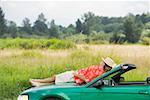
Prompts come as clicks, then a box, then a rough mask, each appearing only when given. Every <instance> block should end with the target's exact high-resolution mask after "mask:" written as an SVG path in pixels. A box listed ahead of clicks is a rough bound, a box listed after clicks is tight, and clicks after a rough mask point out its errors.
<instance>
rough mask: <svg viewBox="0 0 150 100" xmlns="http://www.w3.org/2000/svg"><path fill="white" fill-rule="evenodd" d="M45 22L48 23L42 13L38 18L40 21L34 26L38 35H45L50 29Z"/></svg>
mask: <svg viewBox="0 0 150 100" xmlns="http://www.w3.org/2000/svg"><path fill="white" fill-rule="evenodd" d="M45 22H46V19H45V17H44V14H43V13H41V14H40V15H39V16H38V19H37V20H36V21H35V22H34V26H33V30H34V32H36V33H37V34H38V35H44V34H43V33H47V32H48V28H47V24H46V23H45Z"/></svg>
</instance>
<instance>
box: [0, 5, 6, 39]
mask: <svg viewBox="0 0 150 100" xmlns="http://www.w3.org/2000/svg"><path fill="white" fill-rule="evenodd" d="M4 32H6V21H5V18H4V13H3V11H2V8H1V7H0V36H2V35H3V33H4Z"/></svg>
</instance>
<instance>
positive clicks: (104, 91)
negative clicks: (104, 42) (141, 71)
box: [18, 64, 150, 100]
mask: <svg viewBox="0 0 150 100" xmlns="http://www.w3.org/2000/svg"><path fill="white" fill-rule="evenodd" d="M135 68H136V67H135V65H133V64H120V65H118V66H117V67H115V68H113V69H112V70H110V71H109V72H106V73H104V74H103V75H101V76H98V77H97V78H95V79H94V80H93V81H91V82H89V83H87V84H83V85H76V84H75V83H63V84H57V85H48V86H41V87H33V88H30V89H27V90H25V91H24V92H22V93H21V94H20V95H19V97H18V100H150V78H146V80H145V81H136V82H135V81H133V82H131V81H130V82H127V81H125V79H124V77H122V75H123V74H124V73H126V72H128V71H131V70H132V69H135Z"/></svg>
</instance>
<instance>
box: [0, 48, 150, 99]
mask: <svg viewBox="0 0 150 100" xmlns="http://www.w3.org/2000/svg"><path fill="white" fill-rule="evenodd" d="M107 56H109V57H111V58H113V59H114V60H115V61H116V62H117V63H118V64H119V63H133V64H135V65H136V66H137V68H138V70H135V71H133V72H132V73H128V74H126V75H124V76H125V79H126V80H132V79H134V80H145V79H146V77H147V76H148V75H149V76H150V46H143V45H77V48H73V49H65V50H51V49H31V50H25V49H3V50H0V80H1V82H0V100H5V99H6V100H12V99H13V98H14V99H16V97H17V95H18V94H19V93H20V92H21V91H23V90H24V89H25V88H27V87H29V86H30V85H29V83H28V80H29V79H30V78H44V77H49V76H52V75H53V74H57V73H60V72H63V71H66V70H71V69H73V70H76V69H79V68H82V67H87V66H89V65H93V64H98V63H99V62H100V61H101V57H107Z"/></svg>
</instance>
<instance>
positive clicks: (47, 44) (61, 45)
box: [0, 38, 75, 49]
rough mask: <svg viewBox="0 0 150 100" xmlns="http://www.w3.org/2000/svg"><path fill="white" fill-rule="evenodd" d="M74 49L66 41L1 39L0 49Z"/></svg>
mask: <svg viewBox="0 0 150 100" xmlns="http://www.w3.org/2000/svg"><path fill="white" fill-rule="evenodd" d="M73 47H75V44H73V43H72V42H69V41H66V40H58V39H20V38H16V39H1V40H0V48H1V49H4V48H19V49H39V48H51V49H68V48H73Z"/></svg>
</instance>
